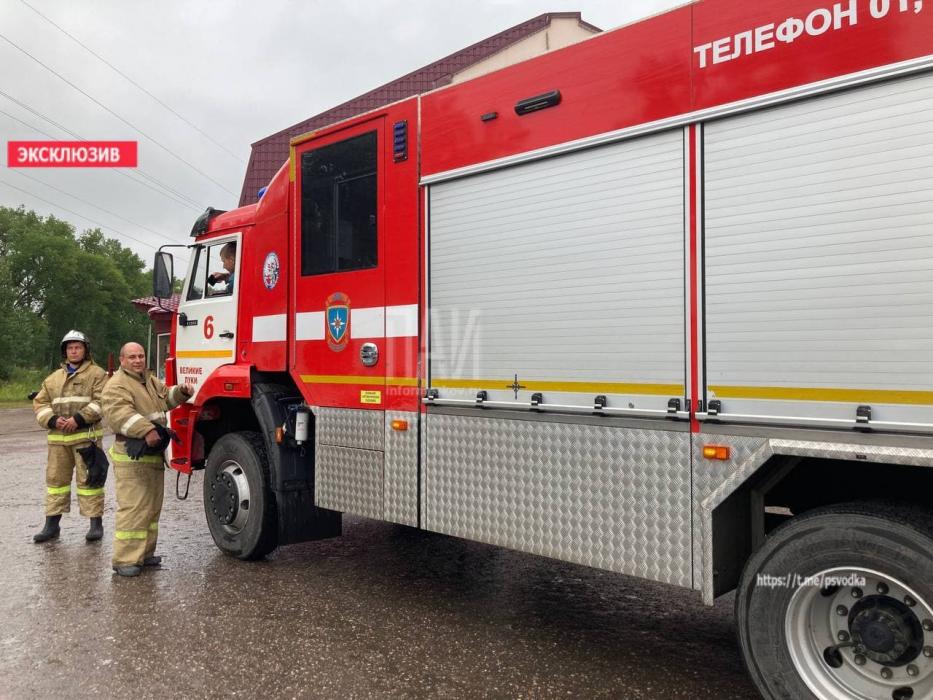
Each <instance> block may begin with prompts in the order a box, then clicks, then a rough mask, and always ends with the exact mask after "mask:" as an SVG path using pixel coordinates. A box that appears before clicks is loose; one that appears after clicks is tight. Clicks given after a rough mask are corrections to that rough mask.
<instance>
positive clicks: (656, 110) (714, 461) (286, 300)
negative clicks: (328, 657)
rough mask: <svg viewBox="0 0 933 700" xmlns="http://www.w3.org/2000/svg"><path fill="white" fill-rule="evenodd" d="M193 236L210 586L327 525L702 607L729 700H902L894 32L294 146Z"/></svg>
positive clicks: (464, 103)
mask: <svg viewBox="0 0 933 700" xmlns="http://www.w3.org/2000/svg"><path fill="white" fill-rule="evenodd" d="M192 236H194V240H193V242H192V244H191V252H192V255H191V263H190V268H189V269H188V271H187V277H186V283H185V287H184V290H183V292H182V300H181V304H180V306H179V313H178V319H177V324H176V325H175V331H174V335H173V345H172V357H171V359H170V360H169V362H168V365H167V374H168V377H169V378H170V381H171V380H172V378H174V380H175V381H177V382H187V383H190V384H192V385H193V386H194V387H195V388H196V390H197V393H196V394H195V396H194V397H193V399H192V400H191V402H189V403H188V404H187V405H185V406H183V407H182V408H180V409H178V410H176V411H175V412H174V414H173V417H172V424H173V426H174V427H175V429H176V430H177V431H178V433H179V434H180V437H181V441H182V444H181V446H179V447H176V449H175V451H174V454H173V455H172V459H171V464H172V466H173V467H174V468H175V469H177V470H179V471H180V472H190V471H191V470H192V469H203V470H204V505H205V512H206V516H207V521H208V525H209V527H210V530H211V533H212V535H213V537H214V540H215V542H216V543H217V546H218V547H220V548H221V549H222V550H224V551H225V552H227V553H229V554H232V555H234V556H236V557H239V558H241V559H253V558H257V557H261V556H263V555H265V554H267V553H268V552H270V551H271V550H272V549H273V548H275V547H276V546H278V545H283V544H288V543H292V542H298V541H302V540H309V539H315V538H322V537H329V536H333V535H338V534H339V533H340V527H341V514H342V513H344V512H347V513H354V514H358V515H361V516H365V517H369V518H377V519H382V520H386V521H391V522H395V523H403V524H405V525H410V526H413V527H420V528H424V529H427V530H431V531H434V532H438V533H445V534H448V535H453V536H457V537H463V538H468V539H473V540H478V541H482V542H487V543H491V544H495V545H500V546H503V547H510V548H513V549H517V550H522V551H525V552H532V553H535V554H540V555H545V556H549V557H554V558H557V559H562V560H566V561H571V562H578V563H581V564H585V565H589V566H594V567H599V568H602V569H608V570H612V571H617V572H620V573H623V574H629V575H634V576H640V577H644V578H647V579H652V580H655V581H662V582H666V583H669V584H672V585H674V586H682V587H686V588H690V589H693V590H696V591H697V592H699V593H700V594H701V595H702V598H703V600H704V601H705V602H707V603H712V602H713V600H714V598H716V597H717V596H719V595H722V594H724V593H726V592H729V591H732V590H737V592H736V618H737V625H738V633H739V639H740V641H741V647H742V651H743V653H744V655H745V660H746V662H747V665H748V669H749V672H750V674H751V676H752V678H753V679H754V682H755V683H756V685H757V687H758V688H759V689H760V691H761V693H762V694H763V695H764V696H765V697H769V698H807V697H817V698H849V697H853V698H892V699H894V700H899V699H905V698H930V697H933V511H931V503H933V496H931V494H933V6H930V3H929V2H928V3H926V4H925V3H924V2H923V1H922V0H839V1H837V2H832V1H831V0H827V1H826V2H824V3H822V4H821V3H820V1H819V0H781V1H778V0H761V1H760V2H754V3H749V2H743V1H740V0H701V1H699V2H695V3H692V4H688V5H686V6H683V7H680V8H678V9H675V10H673V11H671V12H667V13H665V14H662V15H659V16H655V17H652V18H649V19H646V20H644V21H641V22H638V23H636V24H632V25H630V26H625V27H622V28H620V29H617V30H615V31H611V32H607V33H605V34H602V35H599V36H596V37H594V38H592V39H589V40H586V41H584V42H582V43H579V44H577V45H574V46H571V47H568V48H565V49H562V50H559V51H554V52H552V53H549V54H546V55H543V56H540V57H537V58H534V59H532V60H529V61H526V62H523V63H520V64H518V65H514V66H512V67H508V68H504V69H502V70H499V71H497V72H494V73H491V74H489V75H486V76H483V77H479V78H476V79H473V80H470V81H468V82H465V83H462V84H458V85H453V86H450V87H446V88H443V89H439V90H436V91H434V92H431V93H428V94H425V95H422V96H418V97H412V98H410V99H406V100H402V101H400V102H397V103H395V104H391V105H389V106H386V107H384V108H381V109H378V110H375V111H372V112H370V113H367V114H364V115H361V116H358V117H355V118H353V119H349V120H346V121H343V122H340V123H337V124H333V125H331V126H329V127H327V128H324V129H320V130H318V131H315V132H313V133H309V134H306V135H304V136H301V137H299V138H296V139H294V140H293V141H292V142H291V155H290V158H289V160H288V162H287V163H286V164H285V165H283V167H282V169H281V170H280V171H279V172H278V174H277V175H276V176H275V177H274V178H273V180H272V181H271V183H270V184H269V186H268V189H267V190H266V192H265V194H264V196H263V197H262V198H261V199H260V201H259V202H258V203H257V204H254V205H250V206H245V207H242V208H240V209H237V210H235V211H230V212H217V211H214V210H211V209H209V210H208V211H207V212H206V213H205V215H204V216H202V217H201V218H200V219H199V220H198V222H197V223H196V224H195V227H194V230H193V231H192ZM230 244H233V245H230ZM222 250H223V251H224V252H225V255H226V256H227V257H228V258H229V257H230V255H232V256H233V258H232V259H231V260H230V261H228V262H227V263H224V258H223V256H222V255H221V251H222ZM156 273H157V274H156V286H157V288H158V289H157V291H158V292H159V293H160V294H163V295H164V294H165V293H167V288H168V281H169V280H170V278H171V257H170V255H169V254H168V253H160V255H159V256H158V258H157V261H156Z"/></svg>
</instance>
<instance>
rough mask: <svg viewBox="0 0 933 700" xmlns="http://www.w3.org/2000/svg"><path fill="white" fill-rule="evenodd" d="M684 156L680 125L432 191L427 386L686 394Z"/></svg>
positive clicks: (644, 403) (650, 396) (620, 397)
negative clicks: (429, 346) (662, 131)
mask: <svg viewBox="0 0 933 700" xmlns="http://www.w3.org/2000/svg"><path fill="white" fill-rule="evenodd" d="M683 164H684V137H683V132H682V131H680V130H678V131H674V132H667V133H662V134H658V135H653V136H650V137H645V138H640V139H637V140H633V141H627V142H622V143H616V144H612V145H608V146H602V147H599V148H594V149H590V150H586V151H581V152H576V153H572V154H567V155H563V156H559V157H554V158H549V159H546V160H541V161H537V162H533V163H529V164H524V165H520V166H516V167H512V168H507V169H502V170H497V171H493V172H489V173H485V174H480V175H476V176H472V177H468V178H464V179H460V180H455V181H451V182H449V183H441V184H438V185H434V186H432V187H431V188H430V201H429V216H430V218H429V221H430V229H429V237H430V246H429V273H430V307H431V323H430V342H431V363H430V373H431V386H432V387H436V388H438V389H439V391H440V392H441V394H442V396H453V397H464V396H468V397H472V396H474V395H475V394H476V391H477V390H478V389H484V390H487V391H488V392H489V398H490V400H509V401H513V400H517V401H523V402H527V401H529V399H530V395H531V393H532V392H534V391H542V392H543V393H544V394H545V401H546V402H547V403H563V404H568V405H578V404H579V405H583V406H587V405H589V406H592V402H593V399H594V397H595V396H596V395H598V394H606V395H608V396H609V397H610V405H615V406H623V407H625V406H630V405H631V406H634V407H636V408H654V409H657V408H664V407H666V406H667V402H668V399H669V398H671V397H682V396H683V395H684V372H685V369H684V368H685V355H684V165H683ZM516 379H517V382H516V381H515V380H516ZM509 385H513V386H514V387H515V389H508V388H506V387H508V386H509Z"/></svg>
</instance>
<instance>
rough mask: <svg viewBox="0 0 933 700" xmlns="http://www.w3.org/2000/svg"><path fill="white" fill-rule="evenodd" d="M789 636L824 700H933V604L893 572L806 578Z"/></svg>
mask: <svg viewBox="0 0 933 700" xmlns="http://www.w3.org/2000/svg"><path fill="white" fill-rule="evenodd" d="M819 582H824V583H819ZM785 634H786V638H787V645H788V652H790V656H791V659H792V661H793V663H794V666H795V668H796V670H797V671H798V673H799V674H800V676H801V678H802V679H803V680H804V682H805V683H806V684H807V686H808V687H809V688H810V690H811V691H812V692H813V694H814V695H816V697H818V698H820V699H821V700H838V699H839V698H853V699H858V700H886V699H887V698H891V700H910V699H914V700H919V698H931V697H933V606H931V605H930V603H929V602H928V601H925V600H923V599H922V598H921V597H920V596H919V595H918V593H917V592H916V591H915V590H913V589H912V588H910V587H909V585H908V584H906V583H904V582H903V581H900V580H898V579H897V578H895V577H893V576H891V575H888V574H885V573H881V572H879V571H873V570H870V569H863V568H858V567H852V568H836V569H828V570H826V571H822V572H819V573H817V574H814V575H812V576H809V577H807V579H806V582H805V583H803V584H801V585H799V586H798V587H797V589H796V591H795V593H794V594H793V596H792V597H791V599H790V601H789V603H788V607H787V611H786V616H785Z"/></svg>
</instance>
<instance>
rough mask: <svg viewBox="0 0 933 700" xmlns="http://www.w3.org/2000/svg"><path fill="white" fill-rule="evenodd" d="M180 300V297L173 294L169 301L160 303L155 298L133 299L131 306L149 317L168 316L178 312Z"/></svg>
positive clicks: (164, 300) (163, 300)
mask: <svg viewBox="0 0 933 700" xmlns="http://www.w3.org/2000/svg"><path fill="white" fill-rule="evenodd" d="M180 300H181V297H180V296H179V295H178V294H173V295H172V298H171V299H162V300H161V302H160V301H159V299H156V298H155V297H141V298H139V299H133V306H135V307H136V309H137V310H138V311H142V312H143V313H145V314H148V315H149V316H150V317H152V316H170V315H171V314H173V313H175V312H177V311H178V302H179V301H180Z"/></svg>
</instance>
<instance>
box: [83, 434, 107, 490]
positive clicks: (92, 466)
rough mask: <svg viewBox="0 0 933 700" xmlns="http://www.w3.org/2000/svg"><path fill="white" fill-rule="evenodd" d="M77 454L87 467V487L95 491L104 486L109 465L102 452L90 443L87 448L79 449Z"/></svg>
mask: <svg viewBox="0 0 933 700" xmlns="http://www.w3.org/2000/svg"><path fill="white" fill-rule="evenodd" d="M78 454H79V455H81V460H82V461H83V462H84V466H85V467H87V485H88V486H89V487H91V488H92V489H97V488H100V487H101V486H103V485H104V484H106V483H107V470H108V469H109V468H110V463H109V462H108V461H107V455H106V454H104V451H103V450H102V449H100V448H99V447H98V446H97V445H95V444H94V443H91V444H90V445H88V446H87V447H79V448H78Z"/></svg>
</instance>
